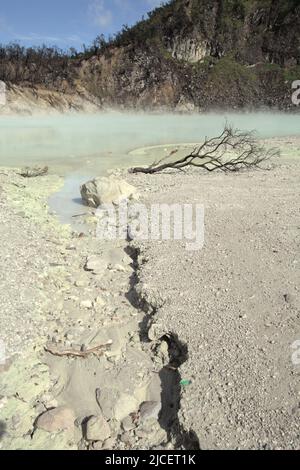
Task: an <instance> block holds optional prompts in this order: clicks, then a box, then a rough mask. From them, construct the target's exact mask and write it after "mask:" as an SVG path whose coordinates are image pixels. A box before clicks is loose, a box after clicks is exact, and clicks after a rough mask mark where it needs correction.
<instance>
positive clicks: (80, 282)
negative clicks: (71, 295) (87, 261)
mask: <svg viewBox="0 0 300 470" xmlns="http://www.w3.org/2000/svg"><path fill="white" fill-rule="evenodd" d="M74 285H75V286H76V287H87V286H88V285H89V282H88V281H85V280H83V279H78V280H77V281H75V282H74Z"/></svg>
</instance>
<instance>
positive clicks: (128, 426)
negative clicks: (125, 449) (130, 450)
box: [121, 416, 135, 432]
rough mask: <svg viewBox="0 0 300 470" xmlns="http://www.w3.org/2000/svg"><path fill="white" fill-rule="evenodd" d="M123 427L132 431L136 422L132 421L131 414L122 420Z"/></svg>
mask: <svg viewBox="0 0 300 470" xmlns="http://www.w3.org/2000/svg"><path fill="white" fill-rule="evenodd" d="M121 424H122V429H123V430H124V431H125V432H126V431H131V430H132V429H134V428H135V424H134V423H133V422H132V417H131V416H126V418H124V419H123V421H122V423H121Z"/></svg>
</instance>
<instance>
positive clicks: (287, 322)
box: [0, 138, 300, 449]
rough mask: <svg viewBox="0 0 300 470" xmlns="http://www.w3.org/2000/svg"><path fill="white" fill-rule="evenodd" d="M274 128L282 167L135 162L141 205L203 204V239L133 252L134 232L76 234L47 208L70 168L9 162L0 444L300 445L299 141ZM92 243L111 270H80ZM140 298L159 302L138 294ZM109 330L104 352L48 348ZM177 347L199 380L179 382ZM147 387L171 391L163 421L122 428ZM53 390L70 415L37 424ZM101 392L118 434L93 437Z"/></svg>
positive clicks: (91, 341) (133, 178) (160, 394)
mask: <svg viewBox="0 0 300 470" xmlns="http://www.w3.org/2000/svg"><path fill="white" fill-rule="evenodd" d="M273 142H274V144H278V145H280V147H281V148H282V149H283V150H284V152H283V157H282V158H281V160H279V161H278V162H277V166H276V168H275V169H273V170H272V171H261V172H260V171H259V172H249V173H243V174H235V175H224V174H217V173H215V174H206V173H203V172H187V174H185V175H184V174H181V173H180V174H177V173H174V172H172V173H170V174H167V173H166V174H162V175H153V176H144V175H127V174H126V178H127V179H128V181H130V182H131V183H133V184H134V185H136V186H137V187H138V188H139V190H140V193H141V197H142V201H143V202H145V203H146V204H147V205H150V204H151V203H152V202H155V203H157V202H172V203H174V202H175V203H180V202H184V203H188V202H192V203H202V204H204V206H205V211H206V216H205V217H206V218H205V244H204V247H203V249H202V250H200V251H197V252H190V251H186V249H185V243H183V242H174V241H170V242H163V243H158V242H153V243H152V242H147V243H141V242H137V241H134V242H132V243H131V245H132V248H134V247H137V248H138V249H139V250H140V255H139V258H138V265H137V264H135V263H134V262H132V260H131V259H130V258H128V255H127V254H126V253H125V251H124V249H127V248H128V244H127V243H126V242H121V241H120V242H117V243H115V242H100V241H99V240H98V239H96V238H95V237H94V236H93V235H92V234H90V235H89V236H88V237H78V234H76V233H74V234H72V232H71V230H68V229H67V228H63V227H61V226H59V224H58V223H57V222H56V221H55V219H54V218H53V217H52V216H51V215H49V213H48V208H47V205H46V199H47V197H48V196H49V194H50V193H51V192H53V191H55V190H57V189H58V187H59V186H60V185H61V184H62V180H61V179H59V178H57V177H55V176H47V177H43V178H38V179H30V180H24V179H23V178H21V177H20V176H18V175H16V174H15V173H14V172H13V171H11V170H7V169H2V170H1V171H0V173H1V174H0V188H1V189H0V203H1V211H0V217H1V225H0V233H1V241H2V245H1V257H0V263H1V270H0V272H1V278H0V295H1V313H0V321H1V339H2V341H3V342H4V343H5V345H6V349H7V351H6V352H7V360H6V363H5V364H4V365H2V366H0V367H1V369H0V446H1V448H2V449H30V448H32V449H43V448H44V449H59V448H71V449H72V448H80V449H86V448H88V449H101V448H107V447H108V448H115V449H141V448H166V449H174V448H178V447H180V446H186V447H192V448H197V447H200V448H209V449H217V448H230V449H232V448H255V449H264V448H272V449H274V448H292V449H295V448H297V449H299V448H300V427H299V426H300V425H299V414H300V407H299V403H300V375H299V374H300V369H299V366H296V365H294V364H293V363H292V360H291V356H292V352H293V351H292V349H291V344H292V343H293V342H294V341H295V340H297V339H300V316H299V280H300V275H299V259H298V257H299V226H300V221H299V179H300V166H299V165H300V160H299V159H297V158H295V157H297V156H298V157H299V153H300V152H299V149H300V140H299V138H289V139H277V140H273ZM93 221H94V219H93V217H92V216H91V217H90V222H91V223H93ZM91 227H93V225H91ZM95 255H96V257H97V259H98V261H99V260H100V265H101V263H102V264H103V265H106V264H107V263H108V264H110V267H109V268H108V269H104V271H103V273H101V274H100V273H98V274H95V273H93V272H87V271H86V270H85V269H84V265H85V262H86V260H87V259H88V258H89V257H90V256H95ZM129 263H130V264H129ZM96 298H98V301H97V302H96V301H95V300H96ZM142 299H145V300H146V302H145V304H144V308H145V307H147V306H148V309H149V310H148V313H149V315H147V314H146V315H145V313H144V312H143V311H142V310H141V309H140V308H136V302H140V301H141V300H142ZM82 301H84V303H83V304H82ZM132 304H133V305H132ZM87 305H88V308H87V307H86V306H87ZM151 306H153V307H155V308H154V310H153V309H151ZM151 313H152V314H151ZM151 325H152V326H151ZM149 326H151V330H150V337H151V341H147V338H146V335H147V329H148V327H149ZM166 334H168V335H169V339H168V338H166V336H165V335H166ZM170 338H171V341H170ZM110 339H111V340H113V346H112V347H111V348H110V350H109V351H107V353H105V354H104V355H103V356H101V357H95V356H90V357H89V358H88V359H84V360H82V359H70V358H59V357H55V356H51V355H49V354H45V352H44V346H45V345H46V344H49V343H50V344H51V345H53V344H56V343H58V345H59V346H60V347H61V348H75V349H76V348H77V349H78V348H79V347H80V346H82V345H84V347H85V348H90V347H94V346H97V345H99V344H101V343H104V342H106V341H108V340H110ZM166 339H168V344H169V351H168V345H167V343H166ZM176 354H177V357H175V356H176ZM169 361H171V364H172V365H174V364H175V365H178V364H180V363H182V364H181V365H180V367H179V374H180V377H181V378H182V379H186V380H190V381H191V383H190V384H189V385H187V386H186V387H181V388H180V387H179V386H178V382H179V380H180V377H179V375H178V373H177V372H175V371H173V370H170V369H166V368H164V366H166V365H168V363H169ZM184 361H185V362H184ZM99 390H100V392H99ZM179 399H180V410H179V413H178V417H177V414H176V411H177V410H176V405H177V402H178V400H179ZM145 400H151V401H153V400H155V401H160V400H162V416H161V418H160V420H159V423H157V422H156V421H155V420H153V419H152V420H151V419H150V420H149V421H147V422H144V423H142V422H141V421H138V420H137V421H136V422H135V423H134V425H132V424H131V425H130V426H129V428H132V429H128V420H127V421H126V423H127V425H126V426H125V427H124V424H121V421H122V420H123V418H124V417H125V419H126V417H127V418H128V415H129V413H131V412H133V413H134V414H135V415H136V414H137V412H138V410H139V407H140V404H141V403H142V402H143V401H145ZM99 404H100V405H99ZM59 405H67V406H68V407H70V408H72V410H73V411H74V414H75V417H76V422H75V423H76V425H75V426H74V427H72V428H71V429H69V430H68V431H65V432H59V433H57V432H55V433H48V432H45V431H43V430H41V429H38V428H37V426H36V419H37V418H38V416H39V415H41V414H42V413H44V412H45V411H46V410H47V409H51V408H53V407H56V406H59ZM100 406H101V409H102V412H103V410H104V414H105V417H106V419H107V420H108V421H109V426H110V434H111V437H110V438H109V439H108V440H106V441H105V442H103V441H102V440H100V438H99V439H94V440H92V441H88V440H87V439H86V435H85V419H86V418H87V417H89V416H91V415H98V414H99V413H101V410H100ZM174 410H175V411H174Z"/></svg>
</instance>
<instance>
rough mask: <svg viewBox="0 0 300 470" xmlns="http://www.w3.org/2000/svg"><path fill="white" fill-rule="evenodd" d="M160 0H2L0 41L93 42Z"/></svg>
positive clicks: (63, 45) (65, 45) (64, 44)
mask: <svg viewBox="0 0 300 470" xmlns="http://www.w3.org/2000/svg"><path fill="white" fill-rule="evenodd" d="M160 3H161V0H1V3H0V43H7V42H11V41H18V42H20V43H21V44H24V45H26V46H30V45H39V44H42V43H45V44H50V45H53V44H56V45H58V46H59V47H61V48H63V49H65V48H68V47H76V48H80V47H81V46H82V44H83V43H85V44H87V45H88V44H90V43H91V42H92V40H93V39H94V38H95V37H96V36H97V35H98V34H101V33H103V34H105V35H108V34H113V33H115V32H117V31H118V30H120V28H121V27H122V25H123V24H129V25H131V24H133V23H135V22H136V21H137V20H139V19H140V18H141V17H142V15H145V14H146V13H147V12H148V11H150V10H152V9H153V8H154V7H156V6H158V5H159V4H160Z"/></svg>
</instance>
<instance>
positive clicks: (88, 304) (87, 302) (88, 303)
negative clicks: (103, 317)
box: [80, 300, 93, 309]
mask: <svg viewBox="0 0 300 470" xmlns="http://www.w3.org/2000/svg"><path fill="white" fill-rule="evenodd" d="M80 306H81V307H82V308H87V309H91V308H93V302H91V300H83V301H82V302H81V303H80Z"/></svg>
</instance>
